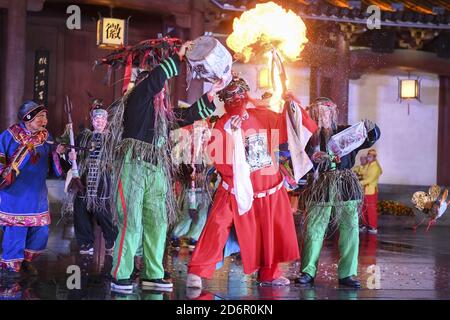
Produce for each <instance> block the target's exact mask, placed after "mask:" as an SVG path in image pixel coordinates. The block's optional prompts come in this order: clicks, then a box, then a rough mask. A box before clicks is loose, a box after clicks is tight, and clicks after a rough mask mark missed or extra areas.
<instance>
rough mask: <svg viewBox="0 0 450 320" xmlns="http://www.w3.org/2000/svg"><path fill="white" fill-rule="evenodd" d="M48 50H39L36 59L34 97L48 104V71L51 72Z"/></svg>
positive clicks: (37, 100)
mask: <svg viewBox="0 0 450 320" xmlns="http://www.w3.org/2000/svg"><path fill="white" fill-rule="evenodd" d="M49 57H50V52H49V51H48V50H37V51H36V54H35V60H34V94H33V99H34V101H36V102H37V103H39V104H43V105H45V106H47V105H48V104H47V102H48V72H49Z"/></svg>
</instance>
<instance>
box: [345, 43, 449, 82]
mask: <svg viewBox="0 0 450 320" xmlns="http://www.w3.org/2000/svg"><path fill="white" fill-rule="evenodd" d="M388 68H404V69H409V70H417V71H422V72H428V73H433V74H437V75H442V76H450V59H444V58H439V57H438V56H437V55H436V54H435V53H430V52H422V51H417V50H395V51H394V53H375V52H372V51H371V50H370V49H360V50H353V51H351V52H350V69H351V70H353V69H354V70H358V71H360V72H364V73H368V72H371V71H377V70H380V69H388Z"/></svg>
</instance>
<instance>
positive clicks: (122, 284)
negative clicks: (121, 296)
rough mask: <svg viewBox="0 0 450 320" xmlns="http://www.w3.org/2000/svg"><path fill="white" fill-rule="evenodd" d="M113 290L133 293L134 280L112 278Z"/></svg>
mask: <svg viewBox="0 0 450 320" xmlns="http://www.w3.org/2000/svg"><path fill="white" fill-rule="evenodd" d="M111 291H114V292H119V293H132V292H133V281H131V279H122V280H116V279H112V280H111Z"/></svg>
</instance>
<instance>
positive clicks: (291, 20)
mask: <svg viewBox="0 0 450 320" xmlns="http://www.w3.org/2000/svg"><path fill="white" fill-rule="evenodd" d="M307 42H308V39H307V38H306V26H305V23H304V22H303V21H302V19H301V18H300V17H299V16H298V15H296V14H295V13H294V12H292V11H291V10H289V11H286V10H285V9H283V8H282V7H280V6H279V5H277V4H276V3H274V2H268V3H263V4H257V5H256V7H255V8H254V9H251V10H249V11H246V12H244V13H243V14H242V15H241V17H240V18H236V19H234V21H233V32H232V33H231V35H230V36H229V37H228V38H227V45H228V47H230V48H231V49H232V50H233V51H235V52H236V53H239V54H242V55H243V56H244V57H245V61H244V62H248V61H249V60H250V58H251V57H252V55H256V54H259V53H260V52H254V50H253V49H254V46H255V45H257V44H258V43H259V44H260V45H261V44H262V45H264V44H271V45H272V46H275V47H276V48H277V50H278V51H279V52H280V53H281V54H282V55H283V57H285V58H287V59H289V60H291V61H295V60H297V59H298V58H299V55H300V52H301V51H302V50H303V46H304V44H305V43H307Z"/></svg>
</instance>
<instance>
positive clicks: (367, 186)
mask: <svg viewBox="0 0 450 320" xmlns="http://www.w3.org/2000/svg"><path fill="white" fill-rule="evenodd" d="M382 173H383V170H381V166H380V164H379V163H378V161H377V160H375V161H372V162H371V163H369V164H368V165H367V169H366V170H365V172H364V173H363V175H362V180H361V184H362V185H363V187H364V194H366V195H372V194H375V193H376V192H378V178H379V177H380V176H381V174H382Z"/></svg>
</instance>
